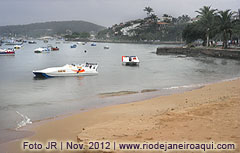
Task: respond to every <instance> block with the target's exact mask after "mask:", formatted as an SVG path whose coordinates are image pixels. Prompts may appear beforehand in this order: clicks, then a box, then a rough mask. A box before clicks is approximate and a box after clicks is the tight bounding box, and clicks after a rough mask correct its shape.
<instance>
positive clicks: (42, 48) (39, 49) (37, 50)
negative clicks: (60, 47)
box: [34, 47, 50, 53]
mask: <svg viewBox="0 0 240 153" xmlns="http://www.w3.org/2000/svg"><path fill="white" fill-rule="evenodd" d="M49 51H50V49H49V48H47V47H40V48H37V49H35V50H34V53H43V52H49Z"/></svg>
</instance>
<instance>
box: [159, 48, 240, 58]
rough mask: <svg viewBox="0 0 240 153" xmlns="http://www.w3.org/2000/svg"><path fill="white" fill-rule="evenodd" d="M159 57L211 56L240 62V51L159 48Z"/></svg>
mask: <svg viewBox="0 0 240 153" xmlns="http://www.w3.org/2000/svg"><path fill="white" fill-rule="evenodd" d="M156 53H157V54H158V55H170V54H176V55H186V56H211V57H217V58H228V59H236V60H240V49H239V50H236V49H234V50H233V49H216V48H183V47H172V48H167V47H165V48H157V51H156Z"/></svg>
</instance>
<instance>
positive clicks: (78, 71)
mask: <svg viewBox="0 0 240 153" xmlns="http://www.w3.org/2000/svg"><path fill="white" fill-rule="evenodd" d="M97 68H98V65H97V64H96V63H85V64H81V65H80V64H66V65H64V66H62V67H51V68H46V69H43V70H36V71H33V74H34V75H35V76H36V77H45V78H48V77H57V76H83V75H96V74H98V71H97Z"/></svg>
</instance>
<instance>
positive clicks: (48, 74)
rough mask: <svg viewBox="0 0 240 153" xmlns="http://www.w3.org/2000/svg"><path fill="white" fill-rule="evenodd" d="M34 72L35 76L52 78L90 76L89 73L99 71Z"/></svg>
mask: <svg viewBox="0 0 240 153" xmlns="http://www.w3.org/2000/svg"><path fill="white" fill-rule="evenodd" d="M33 74H34V75H35V77H39V78H51V77H76V76H88V75H97V74H98V72H96V73H65V74H62V73H43V72H37V71H34V72H33Z"/></svg>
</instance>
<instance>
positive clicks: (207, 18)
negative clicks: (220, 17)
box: [196, 6, 217, 47]
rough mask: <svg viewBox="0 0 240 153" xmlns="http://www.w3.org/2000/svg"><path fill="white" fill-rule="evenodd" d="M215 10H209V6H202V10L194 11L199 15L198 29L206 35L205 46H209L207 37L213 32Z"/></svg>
mask: <svg viewBox="0 0 240 153" xmlns="http://www.w3.org/2000/svg"><path fill="white" fill-rule="evenodd" d="M216 11H217V10H216V9H211V6H204V7H203V8H200V9H199V11H196V12H197V13H199V15H198V17H200V20H199V23H200V24H199V25H200V27H199V28H202V29H203V30H204V31H205V33H206V40H207V42H206V46H207V47H208V46H209V37H210V34H211V33H212V32H214V31H215V30H216V29H215V17H216Z"/></svg>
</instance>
